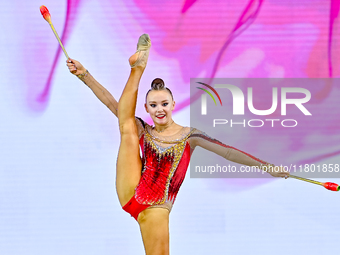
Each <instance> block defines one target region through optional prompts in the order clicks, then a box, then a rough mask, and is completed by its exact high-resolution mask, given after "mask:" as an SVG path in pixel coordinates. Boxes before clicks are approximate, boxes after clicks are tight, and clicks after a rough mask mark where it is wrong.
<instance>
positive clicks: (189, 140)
mask: <svg viewBox="0 0 340 255" xmlns="http://www.w3.org/2000/svg"><path fill="white" fill-rule="evenodd" d="M136 124H137V128H138V134H139V141H140V147H141V150H142V162H143V169H142V175H141V179H140V181H139V184H138V186H137V187H136V189H135V195H134V197H132V198H131V200H130V201H129V202H128V203H127V204H126V205H125V206H124V207H123V209H124V210H125V211H127V212H129V213H130V214H131V215H132V216H133V217H134V218H135V219H137V217H138V214H139V213H140V212H141V211H143V210H144V209H146V208H148V207H163V208H166V209H168V210H169V211H170V210H171V208H172V204H173V202H174V201H175V199H176V196H177V193H178V191H179V188H180V187H181V184H182V182H183V180H184V177H185V174H186V171H187V168H188V165H189V162H190V156H191V154H192V152H193V151H194V149H195V147H196V146H200V147H202V148H204V149H207V150H209V151H212V152H214V153H216V154H218V155H220V156H222V157H224V158H225V159H227V160H230V161H233V162H236V163H240V164H243V165H248V166H258V167H260V166H261V165H263V164H268V163H267V162H265V161H263V160H260V159H258V158H255V157H253V156H251V155H249V154H247V153H245V152H243V151H240V150H238V149H236V148H233V147H231V146H228V145H225V144H223V143H221V142H220V141H218V140H216V139H213V138H211V137H209V136H208V135H207V134H205V133H204V132H202V131H199V130H197V129H195V128H190V127H183V128H182V130H181V131H180V132H178V133H177V134H175V135H173V136H170V137H169V136H167V137H159V135H158V137H156V136H154V135H153V133H154V131H153V128H152V127H151V126H150V125H148V124H147V123H146V122H144V121H143V120H142V119H140V118H137V117H136Z"/></svg>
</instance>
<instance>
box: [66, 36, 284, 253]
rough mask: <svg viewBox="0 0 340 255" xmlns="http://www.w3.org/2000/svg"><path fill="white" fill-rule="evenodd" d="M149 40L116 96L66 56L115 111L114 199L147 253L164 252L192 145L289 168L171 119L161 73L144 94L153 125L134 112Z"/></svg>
mask: <svg viewBox="0 0 340 255" xmlns="http://www.w3.org/2000/svg"><path fill="white" fill-rule="evenodd" d="M150 46H151V41H150V38H149V36H148V35H147V34H143V35H142V36H140V38H139V40H138V44H137V52H136V53H135V54H133V55H132V56H131V57H130V58H129V63H130V66H131V73H130V76H129V78H128V81H127V83H126V85H125V88H124V90H123V93H122V95H121V97H120V99H119V102H117V101H116V100H115V98H114V97H113V96H112V95H111V94H110V93H109V92H108V91H107V90H106V89H105V88H104V87H103V86H102V85H101V84H99V83H98V82H97V81H96V80H95V79H94V78H93V76H92V75H91V74H90V73H89V72H88V71H87V70H86V69H85V68H84V67H83V66H82V65H81V64H80V63H79V62H78V61H76V60H73V59H68V60H67V66H68V68H69V70H70V72H71V73H73V74H74V75H77V76H78V78H80V79H81V80H82V81H83V82H84V83H85V84H86V85H87V86H88V87H89V88H90V89H91V90H92V91H93V92H94V94H95V95H96V96H97V97H98V98H99V100H100V101H101V102H103V103H104V104H105V105H106V106H107V107H108V108H109V109H110V110H111V111H112V113H113V114H114V115H116V116H117V117H118V120H119V129H120V137H121V141H120V147H119V152H118V158H117V169H116V189H117V194H118V199H119V202H120V204H121V206H122V207H123V209H124V210H125V211H126V212H128V213H130V214H131V216H133V217H134V218H135V219H136V220H137V222H138V224H139V226H140V231H141V234H142V239H143V244H144V248H145V252H146V254H147V255H156V254H157V255H159V254H169V213H170V211H171V208H172V205H173V203H174V201H175V198H176V195H177V193H178V190H179V188H180V186H181V184H182V182H183V180H184V177H185V173H186V171H187V167H188V165H189V161H190V156H191V154H192V152H193V151H194V149H195V147H196V146H201V147H203V148H204V149H207V150H209V151H212V152H214V153H216V154H218V155H220V156H222V157H224V158H226V159H227V160H230V161H233V162H236V163H240V164H244V165H248V166H257V167H259V168H261V169H270V171H268V172H269V173H270V174H271V175H272V176H274V177H285V178H287V177H288V175H289V173H288V172H286V171H284V169H283V168H280V167H275V166H273V165H270V164H268V163H267V162H265V161H263V160H260V159H258V158H255V157H253V156H251V155H249V154H247V153H245V152H243V151H240V150H238V149H236V148H233V147H231V146H227V145H225V144H223V143H221V142H219V141H218V140H216V139H213V138H211V137H209V136H208V135H207V134H205V133H204V132H201V131H199V130H197V129H195V128H192V127H183V126H181V125H179V124H177V123H175V122H174V120H173V119H172V111H173V110H174V107H175V101H174V99H173V95H172V92H171V91H170V89H168V88H167V87H165V86H164V82H163V80H162V79H159V78H156V79H155V80H153V82H152V84H151V89H150V90H149V91H148V92H147V94H146V99H145V109H146V111H147V112H148V113H149V114H150V116H151V118H152V120H153V122H154V126H150V125H148V124H147V123H146V122H144V121H143V120H142V119H140V118H138V117H135V109H136V101H137V93H138V86H139V82H140V79H141V77H142V74H143V72H144V70H145V67H146V64H147V60H148V56H149V50H150ZM139 146H140V147H141V149H142V157H141V156H140V150H139V148H140V147H139ZM268 166H271V167H268ZM266 167H267V168H266Z"/></svg>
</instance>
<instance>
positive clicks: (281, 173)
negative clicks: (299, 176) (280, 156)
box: [267, 166, 289, 179]
mask: <svg viewBox="0 0 340 255" xmlns="http://www.w3.org/2000/svg"><path fill="white" fill-rule="evenodd" d="M267 172H268V173H269V174H270V175H271V176H273V177H282V178H285V179H287V178H288V177H289V172H288V171H287V170H285V168H284V167H283V166H275V167H273V168H270V169H268V171H267Z"/></svg>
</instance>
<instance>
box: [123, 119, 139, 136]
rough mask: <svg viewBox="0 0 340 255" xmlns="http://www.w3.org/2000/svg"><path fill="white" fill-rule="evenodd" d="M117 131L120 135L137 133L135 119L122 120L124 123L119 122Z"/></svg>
mask: <svg viewBox="0 0 340 255" xmlns="http://www.w3.org/2000/svg"><path fill="white" fill-rule="evenodd" d="M119 131H120V134H121V135H125V134H127V135H131V134H132V135H137V126H136V122H135V119H131V120H127V121H124V123H119Z"/></svg>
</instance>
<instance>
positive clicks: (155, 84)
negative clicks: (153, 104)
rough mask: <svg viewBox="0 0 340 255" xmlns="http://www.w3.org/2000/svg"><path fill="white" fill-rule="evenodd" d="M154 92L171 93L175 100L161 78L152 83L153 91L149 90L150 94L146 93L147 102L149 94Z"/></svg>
mask: <svg viewBox="0 0 340 255" xmlns="http://www.w3.org/2000/svg"><path fill="white" fill-rule="evenodd" d="M152 90H167V91H168V92H169V93H170V95H171V98H172V100H174V97H173V95H172V92H171V90H170V89H169V88H167V87H165V84H164V81H163V80H162V79H161V78H156V79H154V80H153V81H152V82H151V89H149V90H148V92H147V93H146V96H145V101H146V98H147V97H148V94H149V92H150V91H152Z"/></svg>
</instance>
